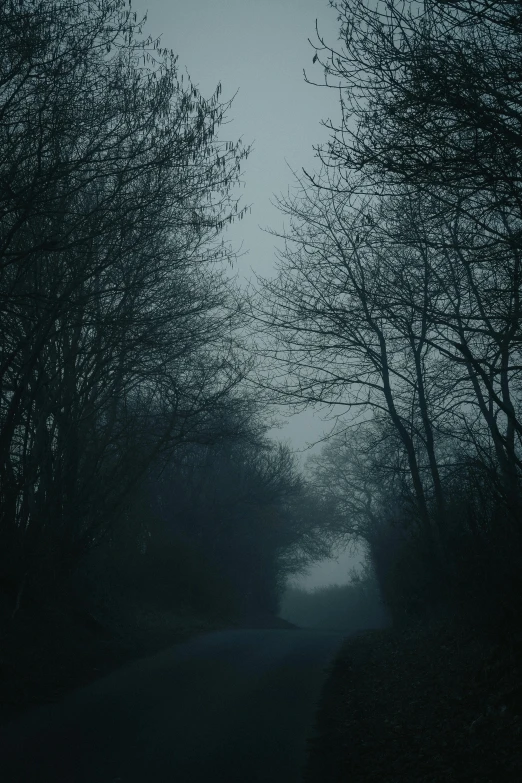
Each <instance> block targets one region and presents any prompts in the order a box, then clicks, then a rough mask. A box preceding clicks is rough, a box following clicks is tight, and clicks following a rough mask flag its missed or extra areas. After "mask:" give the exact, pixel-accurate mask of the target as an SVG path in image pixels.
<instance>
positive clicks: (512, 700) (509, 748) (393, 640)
mask: <svg viewBox="0 0 522 783" xmlns="http://www.w3.org/2000/svg"><path fill="white" fill-rule="evenodd" d="M521 650H522V647H521V645H520V640H518V641H516V640H515V639H513V638H511V639H510V640H509V642H508V641H506V640H503V641H502V643H500V642H499V641H498V640H497V641H495V640H493V639H491V638H488V637H487V636H485V635H484V634H483V633H479V632H478V631H477V630H476V629H470V628H463V627H462V626H458V625H457V624H455V623H454V624H451V623H448V622H447V621H446V622H433V623H431V624H424V625H421V626H418V627H416V628H413V629H410V630H409V631H407V632H399V631H396V630H394V629H386V630H379V631H370V632H364V633H361V634H359V635H358V636H356V637H353V638H350V639H348V640H347V641H346V642H345V644H344V646H343V648H342V649H341V652H340V654H339V655H338V656H337V659H336V660H335V661H334V663H333V665H332V667H331V671H330V676H329V678H328V680H327V682H326V685H325V688H324V691H323V695H322V700H321V704H320V708H319V712H318V718H317V733H316V736H315V737H314V739H312V740H310V742H309V761H308V769H307V773H306V776H305V780H306V783H319V782H320V783H338V782H339V783H340V782H341V781H343V783H346V781H350V783H359V782H360V783H362V782H363V781H364V783H372V781H380V783H382V781H389V782H390V783H414V782H415V783H421V782H425V783H428V782H429V783H438V782H439V781H440V783H442V782H443V781H444V783H450V782H451V781H458V782H459V783H467V782H468V781H469V783H485V782H486V781H487V782H488V783H489V782H490V781H506V782H510V781H512V782H513V783H515V781H516V782H517V783H519V781H521V780H522V717H521V715H522V654H521Z"/></svg>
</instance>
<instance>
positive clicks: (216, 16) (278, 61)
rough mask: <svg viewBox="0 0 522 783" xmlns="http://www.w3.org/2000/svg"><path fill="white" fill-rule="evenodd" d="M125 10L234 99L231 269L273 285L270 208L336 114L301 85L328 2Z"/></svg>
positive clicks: (208, 0) (199, 0)
mask: <svg viewBox="0 0 522 783" xmlns="http://www.w3.org/2000/svg"><path fill="white" fill-rule="evenodd" d="M132 5H133V9H134V10H135V11H137V12H138V15H139V16H140V15H142V14H144V13H145V12H146V11H148V19H147V24H146V27H145V29H144V32H146V33H148V34H151V35H153V36H159V35H161V41H162V45H163V46H165V47H167V48H169V49H173V50H174V52H175V53H176V54H177V55H178V56H179V67H180V68H181V69H186V70H187V71H188V73H189V74H190V77H191V79H192V81H193V82H194V83H195V84H197V85H198V87H199V89H200V91H201V92H202V94H203V95H204V96H207V97H208V96H210V95H211V94H212V93H213V91H214V89H215V88H216V85H217V83H218V82H221V84H222V88H223V93H222V97H223V99H224V100H227V99H229V98H232V96H234V95H235V98H234V101H233V105H232V108H231V110H230V115H229V119H230V124H228V125H227V127H226V128H225V129H224V133H226V137H227V138H229V139H231V140H235V139H238V138H239V137H241V138H242V139H243V141H244V143H245V144H246V145H250V144H252V145H253V151H252V153H251V155H250V157H249V158H248V160H247V161H246V164H245V166H244V176H243V178H244V188H243V200H244V201H243V203H244V204H251V205H252V212H251V214H248V215H247V216H246V217H245V218H244V219H243V220H242V221H240V222H238V223H237V224H236V225H234V226H232V228H231V229H230V238H231V239H232V241H233V243H234V245H235V246H236V247H240V246H242V248H243V250H244V251H245V254H244V255H243V256H242V257H241V258H240V260H239V262H238V269H237V271H238V273H239V275H240V277H241V278H243V279H244V280H245V281H246V280H248V279H249V278H251V277H252V276H253V273H254V272H255V273H257V274H261V275H263V276H266V277H269V276H271V275H272V274H273V272H274V261H275V253H274V245H275V243H276V241H277V240H275V239H274V237H272V236H270V235H269V234H267V233H265V232H264V231H263V230H262V229H263V228H266V227H270V228H273V229H276V230H277V229H280V228H281V227H282V225H283V218H282V215H281V214H280V213H279V212H278V210H277V209H276V208H275V207H274V206H273V205H272V204H271V200H273V198H274V194H275V195H278V194H284V193H286V191H287V189H288V187H289V186H291V185H292V182H293V177H292V172H291V169H294V170H297V171H299V170H300V169H302V168H303V167H304V168H306V169H307V170H311V169H313V168H314V166H315V165H316V160H315V159H314V150H313V147H314V145H317V144H318V143H321V142H324V141H325V140H326V139H327V138H328V133H327V131H326V129H325V128H324V127H322V125H321V120H322V119H323V120H324V119H327V118H328V117H332V118H336V117H337V114H338V106H337V94H336V92H335V91H334V90H329V89H326V88H319V87H313V86H310V85H308V84H306V82H305V80H304V76H303V69H305V70H306V73H307V75H308V77H309V78H312V79H315V80H317V81H321V79H322V68H321V67H320V66H319V65H318V64H315V65H314V64H313V63H312V59H313V56H314V50H313V49H312V47H311V45H310V44H309V42H308V38H310V39H312V40H316V35H315V25H316V20H317V24H318V28H319V31H320V33H321V34H322V35H323V36H324V38H325V40H327V41H329V42H332V43H333V42H335V41H336V40H337V36H338V25H337V20H336V15H335V13H334V12H333V11H332V9H331V8H330V7H329V5H328V2H327V0H133V4H132ZM331 426H332V425H331V423H330V424H328V423H324V422H323V421H322V419H321V416H320V415H317V414H316V415H314V414H313V412H311V411H310V412H306V413H302V414H299V415H297V416H293V417H292V418H291V419H289V420H287V421H286V423H285V424H284V426H283V427H282V428H281V429H280V430H279V431H278V432H277V433H274V435H275V436H276V437H279V438H280V439H282V440H288V441H289V442H290V443H291V445H292V447H293V448H294V449H303V448H306V446H307V444H310V443H313V442H314V441H317V440H318V439H320V438H321V437H322V435H323V433H324V432H325V431H329V430H330V429H331ZM317 448H318V447H316V448H315V449H314V450H317ZM351 563H352V559H351V558H350V556H347V555H344V556H341V558H340V561H339V563H332V562H328V563H325V564H322V565H319V566H317V567H315V568H314V569H313V572H312V573H311V574H310V576H309V577H307V578H306V579H305V580H304V584H306V586H309V587H312V586H318V585H320V584H330V583H342V582H343V581H345V580H346V579H345V577H346V573H347V570H348V567H349V566H350V564H351Z"/></svg>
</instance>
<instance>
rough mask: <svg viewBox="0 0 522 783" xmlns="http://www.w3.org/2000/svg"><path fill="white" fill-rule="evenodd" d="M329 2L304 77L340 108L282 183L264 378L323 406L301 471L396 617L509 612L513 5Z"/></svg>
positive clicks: (521, 31) (258, 308) (520, 552)
mask: <svg viewBox="0 0 522 783" xmlns="http://www.w3.org/2000/svg"><path fill="white" fill-rule="evenodd" d="M330 5H331V6H332V7H333V8H334V9H335V10H336V11H337V14H338V20H339V29H340V35H339V40H338V42H337V43H334V42H327V41H325V40H324V39H323V38H322V37H321V36H320V33H319V31H318V33H317V39H316V42H315V44H314V47H315V55H314V62H313V65H312V68H313V70H312V71H310V72H309V74H308V76H307V79H308V81H309V82H310V83H312V84H316V85H318V86H322V87H323V88H325V89H334V90H336V91H337V92H338V95H339V118H338V120H337V121H335V120H328V121H326V122H325V123H324V124H325V125H326V127H327V128H328V129H329V131H330V140H329V141H328V142H327V143H326V144H324V145H322V146H321V147H319V148H318V149H317V155H318V158H319V161H320V167H319V170H318V171H317V172H307V171H303V172H302V174H301V175H300V176H298V178H297V182H296V190H295V192H294V193H293V194H291V195H290V196H289V197H287V198H281V199H280V200H279V206H280V209H281V210H282V212H283V213H284V214H285V215H286V216H287V220H288V228H287V230H286V231H285V232H283V233H282V234H280V236H282V238H283V239H284V246H283V249H282V251H281V252H280V253H279V268H278V276H277V278H275V279H272V280H262V279H261V280H259V284H258V286H257V290H256V291H255V292H254V293H253V295H252V300H251V305H252V309H251V312H252V317H253V321H254V323H255V324H256V329H257V331H258V335H260V336H259V337H258V339H257V347H258V350H259V352H260V353H261V354H262V355H264V356H265V358H266V359H268V362H267V367H266V370H265V373H264V375H263V380H264V383H265V385H266V386H267V388H269V389H270V390H271V391H272V393H274V392H275V393H276V394H277V395H278V396H279V397H280V398H281V399H284V400H286V401H287V402H288V404H289V405H303V404H321V405H323V406H327V407H328V406H329V407H330V408H331V409H332V410H333V411H334V412H335V413H336V416H337V428H336V432H335V434H334V437H333V438H332V439H331V440H330V442H329V443H327V445H326V446H325V447H324V449H323V451H322V453H321V455H320V456H318V457H315V458H314V459H313V460H312V465H311V473H312V478H313V482H314V484H315V486H316V487H317V489H318V491H319V492H320V494H321V495H322V496H323V498H324V499H325V500H327V501H328V503H329V504H330V509H331V513H330V514H329V522H330V524H331V525H332V526H333V527H337V530H338V532H339V535H340V537H341V538H343V537H348V538H351V537H354V536H355V537H359V538H360V539H362V540H364V541H365V542H366V543H367V545H368V547H369V551H370V553H371V556H372V559H373V562H374V565H375V568H376V571H377V574H378V577H379V581H380V584H381V589H382V591H383V594H384V596H385V598H386V600H387V602H388V603H389V605H390V606H391V608H392V610H393V612H394V613H395V616H396V618H402V617H404V616H408V615H412V614H413V615H418V614H422V613H426V612H427V611H430V610H431V608H432V607H434V606H436V605H440V604H441V603H442V604H443V605H452V606H455V605H458V606H460V607H461V608H462V606H464V607H465V608H466V611H475V610H476V609H478V610H479V612H481V611H482V610H483V609H484V608H485V607H487V608H488V612H489V615H491V616H493V615H494V616H496V617H497V618H499V617H503V618H504V619H506V618H509V619H510V620H512V621H516V619H517V618H518V617H519V614H520V596H521V588H522V584H521V581H520V562H521V556H522V535H521V527H520V520H521V514H520V512H521V497H520V491H521V481H520V479H521V468H522V452H521V436H522V407H521V405H522V398H521V395H520V378H521V369H522V364H521V335H522V331H521V323H522V321H521V318H522V310H521V305H520V293H521V280H522V278H521V250H522V245H521V237H522V222H521V217H522V213H521V205H522V190H521V184H520V183H521V165H522V136H521V133H520V127H521V121H522V96H521V92H520V90H521V84H522V78H521V77H522V58H521V43H522V15H521V13H520V7H519V4H517V3H510V2H500V0H499V1H498V2H497V0H487V2H486V0H484V2H482V0H479V2H468V0H456V1H455V2H452V3H446V2H439V1H438V0H422V2H415V3H412V2H408V1H407V0H382V1H379V2H375V3H374V2H371V3H370V2H366V1H365V0H338V1H333V0H332V2H331V3H330ZM312 74H313V76H312ZM274 366H276V367H277V370H276V372H272V373H271V372H270V368H271V367H274ZM282 368H284V369H282ZM339 411H341V413H339Z"/></svg>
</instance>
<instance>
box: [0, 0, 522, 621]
mask: <svg viewBox="0 0 522 783" xmlns="http://www.w3.org/2000/svg"><path fill="white" fill-rule="evenodd" d="M331 5H332V6H333V7H334V8H335V9H336V10H337V12H338V20H339V39H338V40H337V41H324V40H322V39H321V38H320V37H319V33H317V36H318V37H317V38H316V39H315V44H314V46H315V53H314V56H313V63H311V65H310V67H309V68H308V69H307V71H306V78H307V80H308V81H309V82H310V83H311V84H315V85H317V86H316V89H321V88H322V89H334V90H336V91H337V93H338V96H339V108H340V111H339V119H338V121H336V122H334V121H325V125H326V126H327V128H329V130H330V140H329V142H328V143H326V144H325V145H323V146H322V147H318V148H317V150H316V152H317V156H318V160H319V166H318V168H317V170H316V171H313V172H307V171H303V172H302V174H301V176H300V177H298V179H297V181H296V182H295V183H294V185H295V187H294V189H293V190H292V191H291V193H293V194H294V195H291V196H289V197H288V198H282V199H280V201H279V207H280V210H281V212H282V214H283V215H284V216H285V219H286V222H287V225H288V230H287V232H286V233H285V234H284V235H282V236H280V237H279V238H280V240H282V241H281V242H280V247H281V248H282V249H281V250H280V252H279V260H278V264H279V266H278V274H277V276H276V277H274V278H273V279H267V280H263V279H258V281H257V284H255V285H254V286H252V288H251V289H250V290H249V291H245V290H243V289H240V288H239V287H238V286H237V283H236V282H235V280H234V271H233V270H234V263H235V261H236V256H235V252H234V248H233V247H231V246H230V244H229V243H228V242H227V240H226V233H225V229H226V227H227V226H228V225H229V224H230V223H231V222H234V221H239V220H241V218H242V216H243V214H244V209H245V207H243V206H242V204H241V203H240V200H239V195H238V192H239V191H238V187H239V185H240V184H241V176H242V173H241V168H242V166H243V164H244V162H245V160H246V159H247V157H248V154H249V149H248V148H247V147H244V146H243V145H242V144H241V143H240V142H236V141H233V140H230V139H228V138H227V136H226V132H225V121H226V117H227V113H228V112H229V110H230V105H229V104H228V103H226V102H225V103H224V102H222V100H221V86H220V85H217V87H216V90H215V92H214V94H213V95H211V96H210V97H207V98H205V97H204V96H203V95H201V94H200V92H199V90H198V89H197V88H196V87H195V86H194V85H193V84H192V83H191V81H190V79H189V77H188V76H187V75H186V74H185V73H183V74H182V71H181V69H180V68H179V67H178V63H177V60H176V57H175V55H174V54H173V53H172V52H170V51H167V50H165V49H162V48H161V47H160V45H159V43H158V42H157V41H154V40H151V39H149V38H146V37H145V36H144V33H143V21H142V20H140V19H138V18H137V17H136V15H135V14H134V12H133V11H132V9H131V7H130V4H129V6H127V5H126V3H125V2H124V0H83V1H79V0H20V1H19V0H16V2H15V1H14V0H6V1H5V2H3V3H2V5H1V7H0V264H1V267H0V331H1V334H2V341H1V344H0V594H1V602H0V603H1V610H2V616H3V622H4V623H15V622H18V621H19V619H20V618H23V616H24V612H26V611H27V612H29V611H30V610H31V607H33V608H34V607H35V606H36V607H40V608H41V607H42V606H43V605H44V604H56V603H60V602H62V603H68V604H70V605H72V606H81V607H83V610H84V611H85V612H86V613H87V614H88V615H89V616H90V617H91V618H92V617H94V618H97V617H99V616H101V615H103V614H104V612H105V613H106V614H107V612H108V615H107V616H109V615H110V616H117V615H118V613H120V614H122V613H125V612H126V611H129V610H131V609H132V607H136V606H137V605H139V604H147V605H149V606H156V607H162V608H167V609H175V610H176V611H180V612H183V611H185V612H200V613H202V614H207V615H214V616H219V617H221V618H226V619H228V620H230V618H232V617H235V618H237V617H248V616H254V615H259V614H263V613H266V614H271V615H275V614H276V613H277V612H278V610H279V608H280V601H281V597H282V595H283V592H284V589H285V585H286V582H287V579H288V577H289V576H292V575H295V574H298V573H300V572H302V571H303V569H306V567H307V565H309V564H310V563H311V562H313V561H314V560H316V559H319V558H320V557H323V556H326V555H328V554H329V552H330V551H331V548H332V546H334V545H340V544H349V543H352V542H354V541H361V542H364V544H365V546H366V547H367V550H368V553H369V564H370V565H369V568H370V571H371V569H373V571H372V572H371V573H370V571H369V572H368V573H369V576H368V579H367V580H366V581H365V580H364V579H359V580H358V581H357V579H356V580H355V582H354V584H353V585H352V588H350V589H351V592H350V590H346V601H347V605H348V604H350V601H351V602H352V605H353V607H354V608H353V612H354V613H357V612H360V606H361V604H360V596H359V598H354V595H355V592H354V590H355V591H356V590H357V589H360V591H362V593H363V592H364V590H368V589H369V587H368V585H372V587H371V590H372V591H373V592H372V596H373V598H372V601H373V600H374V598H375V596H376V595H379V594H380V595H381V596H382V598H383V600H384V603H385V604H386V606H387V608H388V610H389V611H390V613H391V616H392V617H393V619H394V621H395V623H396V624H400V623H405V622H406V623H407V622H408V621H410V620H411V619H418V618H420V617H426V616H428V615H429V614H430V613H431V612H434V611H439V610H443V611H446V610H449V609H451V610H458V611H464V612H466V613H468V614H473V616H475V617H476V618H478V619H480V620H481V621H487V622H488V623H489V622H492V621H493V620H494V621H495V622H496V623H497V624H498V625H499V627H502V628H509V627H513V625H516V624H517V623H518V624H519V623H520V620H519V618H520V610H521V608H522V607H521V596H522V576H521V573H522V572H521V570H520V563H521V558H522V529H521V526H520V519H521V504H522V496H521V489H522V487H521V471H522V449H521V443H522V396H521V393H520V380H521V372H522V363H521V359H522V355H521V348H522V309H521V304H520V292H521V282H522V255H521V254H522V239H521V238H522V185H521V181H522V180H521V174H522V133H521V127H522V125H521V123H522V93H521V89H522V87H521V85H522V15H521V13H520V8H519V5H518V3H509V2H503V1H500V0H479V2H468V1H467V0H455V2H451V3H446V2H438V1H436V0H423V2H421V3H418V2H414V3H411V2H407V1H405V2H396V1H395V0H385V1H384V2H378V3H374V2H371V3H369V2H365V0H337V1H335V2H333V1H332V2H331ZM310 89H311V96H313V89H312V87H311V88H310ZM275 404H279V405H283V406H288V408H289V409H290V410H292V409H293V408H294V407H295V408H297V409H299V408H302V407H303V406H306V405H310V406H322V408H323V409H327V410H331V412H332V415H335V416H336V421H337V424H336V427H335V430H334V433H333V435H332V436H331V437H330V439H329V440H328V441H327V442H326V444H325V446H324V448H323V449H322V451H321V452H320V453H319V454H317V455H316V456H314V457H313V458H312V459H311V460H309V462H308V465H307V467H306V469H305V470H304V471H302V470H299V469H298V467H297V463H296V461H295V459H294V457H293V456H292V453H291V451H290V449H289V448H288V447H286V446H282V445H279V444H278V443H275V442H272V441H270V440H269V439H268V437H267V433H268V431H269V430H270V429H271V427H272V425H273V410H274V405H275ZM372 574H373V575H372ZM374 579H376V580H377V581H376V583H374V582H373V581H372V580H374ZM357 585H358V586H359V587H358V588H357ZM362 593H360V595H362ZM348 594H349V595H348ZM314 600H316V601H317V600H318V599H317V597H316V598H315V599H314ZM332 600H333V598H332ZM361 600H362V599H361ZM335 601H337V602H339V596H336V597H335ZM358 601H359V603H357V602H358ZM373 606H374V608H375V606H376V604H374V605H373ZM357 607H359V608H357ZM372 611H373V609H372ZM375 611H376V612H377V614H378V612H379V611H380V610H377V609H375ZM111 613H112V614H111ZM381 617H382V615H381ZM381 621H382V620H378V621H377V620H376V622H381ZM318 622H319V621H318ZM358 622H359V621H358ZM319 624H320V623H319ZM367 624H368V618H366V619H365V620H364V621H363V620H361V621H360V626H365V625H367ZM345 627H346V626H345Z"/></svg>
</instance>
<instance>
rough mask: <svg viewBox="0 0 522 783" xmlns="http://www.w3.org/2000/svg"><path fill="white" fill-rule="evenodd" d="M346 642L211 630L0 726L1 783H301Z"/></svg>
mask: <svg viewBox="0 0 522 783" xmlns="http://www.w3.org/2000/svg"><path fill="white" fill-rule="evenodd" d="M342 640H343V635H342V634H338V633H333V632H332V633H328V632H321V631H305V630H279V629H278V630H233V631H218V632H215V633H209V634H205V635H204V636H200V637H197V638H195V639H192V640H191V641H189V642H186V643H184V644H180V645H176V646H175V647H172V648H170V649H168V650H164V651H163V652H161V653H158V654H157V655H154V656H152V657H150V658H146V659H141V660H139V661H135V662H134V663H132V664H130V665H128V666H126V667H125V668H123V669H121V670H119V671H117V672H115V673H113V674H110V675H108V676H107V677H104V678H103V679H100V680H98V681H96V682H95V683H92V684H91V685H88V686H86V687H84V688H81V689H79V690H77V691H75V692H73V693H71V694H69V695H68V696H67V697H66V698H65V699H64V701H62V702H61V703H59V704H53V705H50V706H44V707H38V708H36V709H33V710H32V711H31V712H29V713H26V714H25V715H23V716H21V717H20V718H18V719H17V720H15V721H13V722H12V723H9V724H8V725H6V726H4V727H2V728H1V729H0V778H1V780H2V783H44V782H45V783H138V782H139V783H200V782H201V783H202V782H203V781H205V783H213V782H214V781H216V783H217V782H221V781H223V783H225V782H226V783H235V782H236V781H237V783H299V781H301V774H302V769H303V765H304V763H305V760H306V739H307V737H309V736H310V735H311V734H312V733H313V727H314V715H315V710H316V707H317V702H318V699H319V695H320V691H321V686H322V684H323V681H324V679H325V676H326V673H325V667H327V665H328V663H329V662H330V661H331V659H332V657H333V656H334V654H335V652H336V651H337V649H338V648H339V646H340V644H341V642H342Z"/></svg>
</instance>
